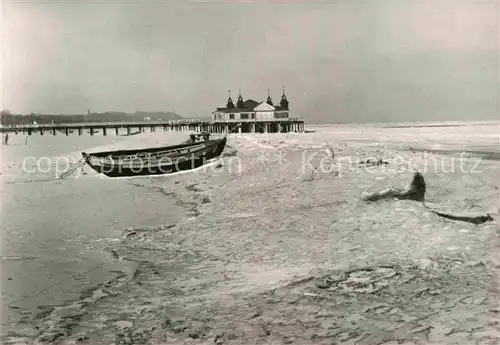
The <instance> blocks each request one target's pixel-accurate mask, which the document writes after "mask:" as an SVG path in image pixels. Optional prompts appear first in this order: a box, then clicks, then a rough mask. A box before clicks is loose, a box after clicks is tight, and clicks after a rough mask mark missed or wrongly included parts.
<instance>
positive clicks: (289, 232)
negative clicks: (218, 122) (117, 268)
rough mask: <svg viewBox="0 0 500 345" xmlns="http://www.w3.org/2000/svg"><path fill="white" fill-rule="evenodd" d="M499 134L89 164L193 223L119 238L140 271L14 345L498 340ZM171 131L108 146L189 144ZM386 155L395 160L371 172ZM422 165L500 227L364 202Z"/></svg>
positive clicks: (433, 135)
mask: <svg viewBox="0 0 500 345" xmlns="http://www.w3.org/2000/svg"><path fill="white" fill-rule="evenodd" d="M498 133H499V125H498V123H494V124H487V125H484V124H478V125H474V124H470V125H467V126H461V127H433V128H429V127H419V128H404V129H403V128H381V127H368V126H348V125H341V126H335V127H317V128H311V129H310V132H309V133H302V134H293V133H288V134H269V135H264V134H258V135H231V136H229V140H228V145H229V147H228V148H227V152H226V154H225V155H224V157H223V158H222V159H221V160H220V161H219V162H217V163H216V164H212V165H211V166H209V167H206V169H198V170H197V171H194V172H190V173H182V174H176V175H171V176H162V177H154V178H144V177H142V178H134V179H125V180H122V181H121V182H119V183H116V182H111V181H112V180H102V179H101V178H100V177H98V176H97V175H93V174H92V173H91V172H90V169H88V171H87V170H86V172H87V174H86V175H79V176H74V177H72V178H70V179H68V180H67V181H64V184H67V185H71V184H72V183H77V182H78V183H81V182H80V181H81V180H84V181H86V182H85V184H92V183H96V182H95V181H97V180H99V181H101V182H99V183H103V182H109V183H111V184H114V185H115V186H116V188H121V187H122V186H123V185H127V188H132V189H133V190H135V191H136V192H137V193H138V194H141V195H150V196H151V197H152V196H154V197H155V198H156V197H158V199H156V200H158V201H157V202H156V203H155V205H154V207H157V208H158V209H166V208H171V207H174V208H176V209H178V210H179V212H182V217H181V216H178V217H173V216H169V217H166V216H165V217H162V216H159V218H158V219H157V221H158V222H161V224H157V225H146V224H139V225H134V226H129V227H123V228H121V229H117V234H118V235H117V236H116V237H115V238H111V239H108V241H107V243H106V246H105V250H106V252H107V253H108V254H109V257H110V258H112V259H113V260H116V261H119V262H120V261H121V262H131V263H133V264H134V270H133V271H132V272H130V273H129V272H120V273H119V274H117V275H116V276H114V277H113V278H110V279H108V280H106V281H104V282H103V283H101V284H99V285H97V286H92V287H90V288H89V289H88V290H87V291H86V292H85V293H83V294H82V295H81V296H78V297H77V298H73V299H71V300H68V301H65V302H64V303H63V304H61V305H58V306H54V307H53V308H49V309H47V310H46V311H45V312H44V313H39V314H33V315H30V316H28V317H26V319H25V320H24V321H23V322H25V323H26V325H31V326H30V327H33V330H34V331H32V332H31V336H30V337H27V336H25V335H23V334H11V337H10V338H8V339H7V340H6V343H7V344H9V343H11V344H12V343H33V342H35V341H38V342H42V343H56V344H70V343H71V344H73V343H75V342H76V343H82V344H85V343H86V344H139V343H148V344H209V343H210V344H213V343H217V344H332V343H338V344H355V343H357V344H367V345H368V344H370V345H371V344H396V343H398V342H404V343H407V344H474V343H477V344H494V341H499V339H500V338H499V334H498V330H497V329H496V327H498V324H496V323H495V322H497V321H496V320H497V319H496V317H497V315H498V312H499V309H498V305H497V301H498V280H497V279H498V277H497V276H496V271H495V269H494V267H495V265H497V264H495V263H494V261H495V260H497V258H496V256H498V253H499V252H500V251H499V249H498V247H497V245H498V243H497V242H498V234H497V219H498V203H497V200H498V178H499V170H498V169H499V168H500V161H499V160H498V159H496V157H498V156H496V154H498V152H499V146H498V142H499V136H498ZM171 135H172V134H170V133H168V134H167V133H151V134H149V133H148V134H144V135H138V136H133V137H130V138H127V140H126V141H121V142H119V143H114V144H112V145H107V144H106V145H105V146H102V147H99V148H95V150H96V151H98V150H101V149H102V148H110V149H111V148H115V147H127V146H132V147H138V146H140V145H144V146H151V145H161V144H163V143H164V142H165V141H166V140H171V141H172V142H175V141H177V140H178V139H180V137H179V138H177V137H175V138H174V137H168V136H171ZM175 135H181V136H182V139H184V136H185V133H176V134H175ZM167 138H168V139H167ZM332 152H333V157H332V154H331V153H332ZM77 155H78V152H76V151H75V152H74V153H71V154H69V156H71V157H73V156H74V157H76V156H77ZM379 160H381V161H382V162H387V163H388V164H380V165H377V164H366V163H367V161H370V162H378V161H379ZM415 170H418V171H420V172H421V173H422V175H423V176H424V178H425V181H426V183H427V192H426V201H428V202H429V203H430V204H432V205H434V206H435V207H438V208H439V209H440V210H444V211H443V212H452V213H462V214H473V213H474V214H475V213H478V214H490V215H491V216H492V217H493V219H494V221H490V222H485V223H483V224H472V223H469V222H463V221H453V220H449V219H444V218H442V217H439V216H438V215H436V214H435V213H432V212H430V211H429V210H428V209H427V208H425V207H424V205H423V204H422V203H420V202H415V201H409V200H381V201H379V202H374V203H367V202H365V201H363V199H362V198H363V196H364V195H366V194H367V193H372V192H377V191H380V190H383V189H386V188H394V187H401V188H404V187H406V186H407V185H408V184H409V183H410V181H411V178H412V176H413V173H414V171H415ZM93 181H94V182H93ZM94 193H98V191H94ZM161 198H165V202H161V200H162V199H161ZM107 200H110V199H109V197H108V199H107ZM115 202H116V203H119V202H120V200H115ZM102 207H103V208H104V209H106V208H107V207H109V206H107V205H102ZM136 207H137V209H138V210H142V208H143V207H146V205H144V204H140V203H139V204H137V205H136ZM147 207H152V205H147ZM126 212H129V213H133V210H132V209H127V210H126ZM119 216H120V215H116V217H119ZM26 327H28V326H26Z"/></svg>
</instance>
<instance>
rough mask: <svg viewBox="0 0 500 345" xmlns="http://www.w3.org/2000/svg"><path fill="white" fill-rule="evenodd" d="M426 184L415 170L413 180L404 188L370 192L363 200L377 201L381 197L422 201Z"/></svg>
mask: <svg viewBox="0 0 500 345" xmlns="http://www.w3.org/2000/svg"><path fill="white" fill-rule="evenodd" d="M425 191H426V185H425V180H424V177H423V176H422V174H421V173H419V172H416V173H415V175H413V180H412V181H411V184H410V186H409V187H408V188H407V189H406V190H397V189H386V190H383V191H381V192H378V193H374V194H371V195H369V196H367V197H365V198H364V200H365V201H378V200H381V199H392V198H395V199H400V200H414V201H424V197H425Z"/></svg>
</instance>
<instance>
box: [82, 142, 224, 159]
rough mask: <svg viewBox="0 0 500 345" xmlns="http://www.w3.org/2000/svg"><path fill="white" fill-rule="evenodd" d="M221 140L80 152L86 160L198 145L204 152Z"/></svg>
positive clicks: (165, 150)
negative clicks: (201, 146)
mask: <svg viewBox="0 0 500 345" xmlns="http://www.w3.org/2000/svg"><path fill="white" fill-rule="evenodd" d="M222 140H224V138H222V139H211V140H206V141H201V142H195V143H183V144H177V145H169V146H161V147H153V148H145V149H132V150H115V151H101V152H92V153H87V152H82V155H83V156H84V157H88V158H90V157H91V156H94V157H108V156H134V155H136V154H138V153H158V152H167V151H170V150H176V149H182V148H187V147H190V146H197V145H200V144H203V145H204V147H203V148H200V150H204V149H206V148H207V147H210V146H214V145H218V143H219V142H221V141H222ZM197 151H198V150H197ZM193 152H196V151H193ZM180 155H182V154H180Z"/></svg>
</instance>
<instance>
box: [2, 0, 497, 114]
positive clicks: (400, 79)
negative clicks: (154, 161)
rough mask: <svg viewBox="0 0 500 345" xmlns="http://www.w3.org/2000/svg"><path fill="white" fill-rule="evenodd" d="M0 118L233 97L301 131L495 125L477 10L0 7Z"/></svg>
mask: <svg viewBox="0 0 500 345" xmlns="http://www.w3.org/2000/svg"><path fill="white" fill-rule="evenodd" d="M2 2H3V9H2V12H1V13H2V19H3V20H2V35H3V47H2V64H1V66H2V104H1V105H2V108H3V109H9V110H11V111H12V112H22V113H27V112H41V113H84V112H86V111H87V109H90V110H91V111H94V112H101V111H111V110H116V111H126V112H134V111H136V110H147V111H170V110H175V111H176V112H177V113H179V114H181V115H183V116H187V117H201V116H208V115H210V113H211V112H212V111H213V110H214V109H215V107H220V106H224V105H225V102H226V100H227V95H228V89H232V90H233V91H232V95H233V97H234V98H235V97H236V96H237V93H238V88H239V87H241V90H242V94H243V97H244V98H245V99H247V98H252V99H255V100H265V98H266V97H267V89H268V88H270V89H271V94H272V96H273V98H274V100H275V101H278V100H279V96H280V94H281V86H282V85H285V88H286V92H287V94H288V97H289V100H290V107H291V111H292V114H291V115H292V116H298V117H299V116H300V117H304V118H305V119H306V120H307V121H308V122H323V123H332V122H336V121H343V122H344V121H388V120H391V121H409V120H422V121H425V120H434V119H436V120H454V119H457V120H464V119H491V118H496V117H498V114H497V103H498V97H499V95H498V88H497V85H498V80H499V72H498V65H499V56H498V47H499V44H500V41H499V34H500V33H499V26H498V16H499V8H498V6H499V5H498V2H497V1H496V0H490V1H488V0H484V1H478V0H475V1H472V0H471V1H463V0H462V1H442V0H441V1H432V0H429V1H418V0H416V1H410V0H408V1H405V0H398V1H368V0H367V1H347V0H345V1H332V2H315V3H312V2H311V3H309V2H306V1H303V2H298V1H274V2H264V1H260V2H258V3H257V2H246V3H245V2H237V1H232V2H231V3H229V2H221V1H197V2H182V1H174V0H165V1H125V0H121V1H111V0H106V1H104V0H103V1H95V0H94V1H61V0H59V1H36V0H31V1H22V0H17V1H12V0H11V1H6V0H3V1H2Z"/></svg>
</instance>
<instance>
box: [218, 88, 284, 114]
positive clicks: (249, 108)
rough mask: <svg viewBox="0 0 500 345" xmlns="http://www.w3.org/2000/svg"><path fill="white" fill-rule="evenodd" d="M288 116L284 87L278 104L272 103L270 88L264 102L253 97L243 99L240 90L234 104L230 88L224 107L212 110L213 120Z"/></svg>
mask: <svg viewBox="0 0 500 345" xmlns="http://www.w3.org/2000/svg"><path fill="white" fill-rule="evenodd" d="M288 118H290V107H289V102H288V99H287V97H286V94H285V89H284V88H283V94H282V95H281V101H280V103H279V105H277V104H276V105H275V104H273V101H272V99H271V92H270V90H268V92H267V100H266V101H265V102H257V101H254V100H253V99H247V100H246V101H244V100H243V97H242V96H241V90H240V92H239V95H238V99H237V101H236V104H234V102H233V99H232V98H231V90H229V98H228V100H227V103H226V106H225V107H224V108H217V109H216V110H215V111H214V112H212V120H213V121H232V120H234V121H240V120H254V121H269V120H273V119H288Z"/></svg>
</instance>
